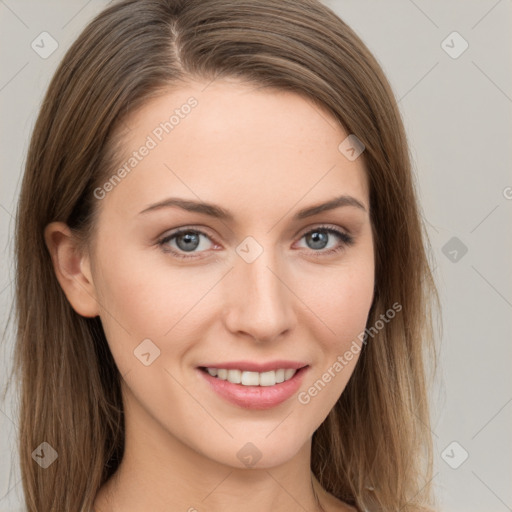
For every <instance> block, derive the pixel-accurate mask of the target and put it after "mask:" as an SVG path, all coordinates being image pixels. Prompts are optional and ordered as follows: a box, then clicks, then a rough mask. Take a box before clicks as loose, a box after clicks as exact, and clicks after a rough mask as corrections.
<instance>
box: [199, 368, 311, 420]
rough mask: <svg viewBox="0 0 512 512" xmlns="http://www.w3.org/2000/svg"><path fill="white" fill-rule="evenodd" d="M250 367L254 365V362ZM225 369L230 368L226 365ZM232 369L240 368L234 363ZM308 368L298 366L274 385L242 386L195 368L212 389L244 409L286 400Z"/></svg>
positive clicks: (265, 406) (299, 383)
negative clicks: (283, 379) (286, 378)
mask: <svg viewBox="0 0 512 512" xmlns="http://www.w3.org/2000/svg"><path fill="white" fill-rule="evenodd" d="M267 366H268V365H267ZM252 367H254V364H253V365H252ZM210 368H215V367H210ZM220 368H226V366H220ZM280 368H292V367H291V366H286V365H285V366H280ZM226 369H230V368H229V367H228V368H226ZM231 369H233V368H231ZM234 369H241V368H240V366H236V365H235V368H234ZM308 369H309V367H306V368H300V370H298V371H297V372H296V373H295V375H294V376H293V377H292V378H291V379H290V380H287V381H285V382H281V383H280V384H275V385H274V386H243V385H242V384H232V383H231V382H228V381H227V380H221V379H218V378H217V377H212V376H211V375H210V374H209V373H208V372H207V371H204V370H201V369H199V368H197V371H198V372H199V373H200V374H201V376H202V377H203V378H204V379H206V381H207V382H208V384H210V386H211V387H212V389H213V390H214V391H215V392H216V393H217V394H218V395H219V396H221V397H222V398H224V399H225V400H227V401H228V402H231V403H232V404H235V405H238V406H239V407H243V408H244V409H259V410H262V409H270V408H271V407H275V406H277V405H279V404H281V403H283V402H284V401H286V400H288V398H290V397H291V396H292V395H293V394H294V393H296V392H297V390H298V389H299V387H300V385H301V384H302V380H303V378H304V374H305V373H306V372H307V370H308ZM246 371H256V370H246ZM263 371H265V370H263Z"/></svg>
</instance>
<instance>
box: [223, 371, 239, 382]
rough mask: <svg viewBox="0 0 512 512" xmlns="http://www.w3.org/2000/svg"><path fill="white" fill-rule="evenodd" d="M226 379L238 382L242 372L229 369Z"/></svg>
mask: <svg viewBox="0 0 512 512" xmlns="http://www.w3.org/2000/svg"><path fill="white" fill-rule="evenodd" d="M226 380H228V381H229V382H232V383H233V384H240V382H242V372H241V371H240V370H229V371H228V378H227V379H226Z"/></svg>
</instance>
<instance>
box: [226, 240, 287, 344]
mask: <svg viewBox="0 0 512 512" xmlns="http://www.w3.org/2000/svg"><path fill="white" fill-rule="evenodd" d="M248 238H249V240H247V239H246V240H245V241H244V242H242V243H241V244H240V245H239V246H238V248H237V254H236V257H235V259H234V269H233V271H232V272H230V274H231V275H230V278H229V279H228V280H227V282H228V285H227V286H228V291H227V295H228V303H229V310H228V313H227V315H228V316H227V321H228V327H229V328H230V329H231V330H232V331H243V332H245V333H247V334H250V335H251V336H253V337H255V338H257V339H260V340H268V339H272V338H274V337H276V336H279V335H280V334H281V333H283V332H284V331H286V330H287V329H290V328H291V327H292V325H293V320H294V316H293V304H292V302H293V294H292V293H291V292H290V290H289V289H288V288H287V286H286V285H285V283H286V276H285V275H284V274H283V272H284V270H283V265H282V264H281V263H282V261H281V260H280V258H279V256H278V254H277V253H276V252H275V251H274V250H273V249H269V248H265V249H263V247H262V246H261V245H259V244H258V245H259V247H260V249H258V246H257V245H256V243H255V241H254V239H253V240H250V238H251V237H248ZM258 252H259V254H258ZM253 258H254V259H253Z"/></svg>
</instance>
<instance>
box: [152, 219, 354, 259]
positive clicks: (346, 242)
mask: <svg viewBox="0 0 512 512" xmlns="http://www.w3.org/2000/svg"><path fill="white" fill-rule="evenodd" d="M317 231H321V232H324V233H330V234H333V235H336V236H338V237H339V239H340V240H341V242H340V244H339V245H338V246H337V247H333V248H331V249H328V250H326V251H322V250H319V251H314V250H311V252H312V253H313V256H314V257H325V256H329V255H332V254H335V253H338V252H340V251H342V250H343V249H345V248H346V247H349V246H351V245H353V244H354V238H353V237H352V236H350V235H348V234H347V233H345V232H343V231H340V230H338V229H335V228H332V227H330V226H317V227H315V228H313V229H311V230H309V231H306V233H304V234H303V235H302V236H301V237H300V238H301V239H302V238H304V237H305V236H307V235H309V234H311V233H315V232H317ZM183 233H195V234H199V235H203V236H205V237H206V238H209V239H211V237H210V236H208V235H207V234H206V233H204V232H203V231H200V230H198V229H191V228H180V229H177V230H176V231H174V232H173V233H171V234H170V235H167V236H165V237H163V238H161V239H160V240H158V242H157V244H158V246H159V247H162V248H163V251H164V252H166V253H170V254H172V255H173V256H175V257H176V258H178V259H182V260H187V259H190V258H196V259H197V258H198V257H199V256H194V255H185V254H183V253H180V252H178V251H176V250H175V249H169V248H165V245H166V244H167V243H168V242H170V241H171V240H173V239H174V238H176V237H177V236H179V235H181V234H183Z"/></svg>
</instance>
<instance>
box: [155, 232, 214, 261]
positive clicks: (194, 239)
mask: <svg viewBox="0 0 512 512" xmlns="http://www.w3.org/2000/svg"><path fill="white" fill-rule="evenodd" d="M201 236H203V237H205V238H208V239H209V238H210V237H209V236H208V235H206V234H205V233H203V232H202V231H198V230H196V229H178V230H176V231H175V232H174V233H171V234H170V235H168V236H166V237H165V238H162V239H161V240H160V241H159V242H158V244H159V245H160V246H161V247H163V250H164V251H165V252H169V253H171V254H173V255H175V256H176V257H177V258H182V259H187V258H196V257H197V256H194V255H187V254H183V253H182V252H178V251H184V252H192V251H195V249H197V248H198V247H199V246H200V243H201V240H200V239H201ZM175 240H176V245H177V246H178V251H177V250H176V249H174V248H169V245H168V244H169V242H171V241H175Z"/></svg>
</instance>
